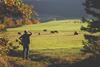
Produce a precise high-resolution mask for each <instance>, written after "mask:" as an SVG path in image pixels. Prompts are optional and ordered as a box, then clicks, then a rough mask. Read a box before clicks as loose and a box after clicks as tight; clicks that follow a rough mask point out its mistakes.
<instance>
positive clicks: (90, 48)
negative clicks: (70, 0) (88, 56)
mask: <svg viewBox="0 0 100 67" xmlns="http://www.w3.org/2000/svg"><path fill="white" fill-rule="evenodd" d="M84 6H85V11H86V13H87V14H90V15H93V16H94V17H96V18H97V19H98V20H96V19H95V20H93V21H91V22H88V26H87V28H86V29H85V30H86V31H88V32H89V33H90V34H85V35H84V37H85V39H86V41H83V45H84V47H83V48H84V49H83V51H84V52H86V53H87V52H89V53H92V54H93V55H95V56H96V57H97V58H98V57H99V56H100V35H97V33H98V32H100V0H85V3H84ZM91 33H94V34H91Z"/></svg>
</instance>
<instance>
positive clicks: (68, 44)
mask: <svg viewBox="0 0 100 67" xmlns="http://www.w3.org/2000/svg"><path fill="white" fill-rule="evenodd" d="M73 22H74V23H73ZM79 22H80V21H79V20H61V21H50V22H46V23H40V24H35V25H25V26H22V27H19V28H10V29H8V32H6V33H4V34H2V35H5V36H7V35H8V37H10V40H12V41H14V44H15V39H16V38H18V34H17V32H22V31H24V30H30V31H31V32H32V33H33V35H32V36H31V44H30V49H31V50H36V51H39V52H40V53H44V54H51V55H52V54H54V55H57V54H58V55H60V54H61V55H64V54H74V53H79V52H80V51H79V50H80V48H82V40H84V37H83V34H84V32H82V31H81V30H80V27H81V25H84V26H86V25H87V24H86V23H84V24H83V23H79ZM44 29H47V32H43V30H44ZM52 30H57V31H58V32H59V33H55V34H52V33H50V31H52ZM74 31H78V33H79V35H74ZM38 33H40V34H41V35H38ZM20 49H22V48H20Z"/></svg>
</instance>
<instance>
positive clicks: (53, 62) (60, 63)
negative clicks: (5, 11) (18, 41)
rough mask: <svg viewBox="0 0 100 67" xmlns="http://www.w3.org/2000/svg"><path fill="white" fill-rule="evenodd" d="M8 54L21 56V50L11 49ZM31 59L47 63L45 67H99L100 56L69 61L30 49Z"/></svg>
mask: <svg viewBox="0 0 100 67" xmlns="http://www.w3.org/2000/svg"><path fill="white" fill-rule="evenodd" d="M9 56H13V57H22V51H12V52H11V53H9ZM30 58H31V61H36V62H41V63H47V64H48V65H47V67H100V57H97V58H95V59H94V58H93V57H89V58H87V59H85V60H81V61H78V62H74V63H70V62H68V61H67V60H62V59H59V58H52V57H50V56H44V55H42V54H39V53H33V52H32V51H30Z"/></svg>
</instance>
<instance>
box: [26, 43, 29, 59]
mask: <svg viewBox="0 0 100 67" xmlns="http://www.w3.org/2000/svg"><path fill="white" fill-rule="evenodd" d="M28 58H29V45H27V48H26V59H28Z"/></svg>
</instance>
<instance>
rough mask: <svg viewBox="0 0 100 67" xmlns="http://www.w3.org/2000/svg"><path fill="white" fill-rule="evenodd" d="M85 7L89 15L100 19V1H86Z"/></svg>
mask: <svg viewBox="0 0 100 67" xmlns="http://www.w3.org/2000/svg"><path fill="white" fill-rule="evenodd" d="M83 5H84V6H85V11H86V13H87V14H90V15H92V16H94V17H96V18H99V19H100V0H85V3H84V4H83Z"/></svg>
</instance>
